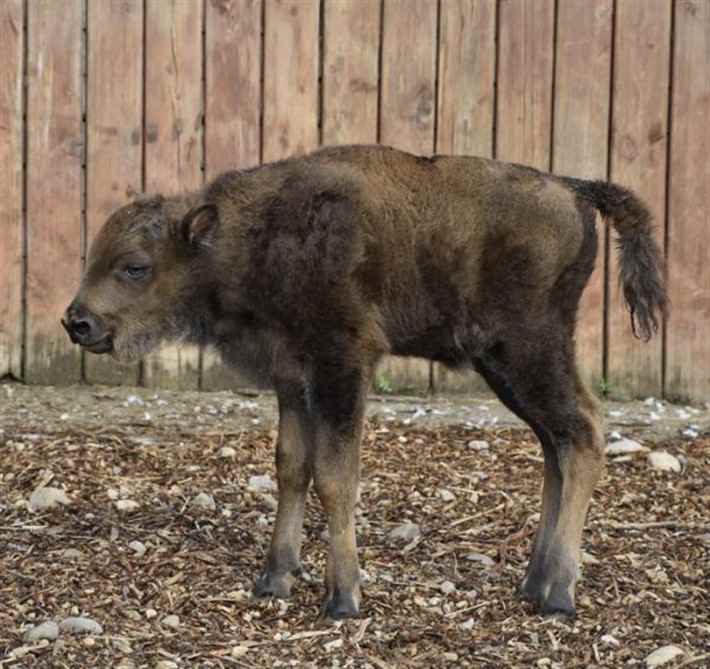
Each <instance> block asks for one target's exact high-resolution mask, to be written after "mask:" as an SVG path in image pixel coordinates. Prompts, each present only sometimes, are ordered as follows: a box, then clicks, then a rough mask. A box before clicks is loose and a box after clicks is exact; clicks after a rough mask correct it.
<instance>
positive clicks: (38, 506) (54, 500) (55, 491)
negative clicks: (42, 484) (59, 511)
mask: <svg viewBox="0 0 710 669" xmlns="http://www.w3.org/2000/svg"><path fill="white" fill-rule="evenodd" d="M62 504H71V500H70V499H69V498H68V497H67V494H66V493H65V492H64V491H63V490H62V489H61V488H49V487H48V488H37V489H36V490H35V491H34V492H33V493H32V495H30V511H45V510H47V509H53V508H54V507H56V506H61V505H62Z"/></svg>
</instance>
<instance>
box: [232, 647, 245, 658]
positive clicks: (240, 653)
mask: <svg viewBox="0 0 710 669" xmlns="http://www.w3.org/2000/svg"><path fill="white" fill-rule="evenodd" d="M248 652H249V646H234V647H233V648H232V651H231V655H232V657H244V655H246V654H247V653H248Z"/></svg>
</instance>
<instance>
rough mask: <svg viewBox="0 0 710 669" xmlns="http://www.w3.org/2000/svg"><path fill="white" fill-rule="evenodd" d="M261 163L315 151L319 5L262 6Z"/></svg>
mask: <svg viewBox="0 0 710 669" xmlns="http://www.w3.org/2000/svg"><path fill="white" fill-rule="evenodd" d="M265 2H266V6H265V24H266V25H265V35H264V48H265V49H266V51H265V54H264V61H265V62H264V136H263V159H264V162H270V161H272V160H279V159H281V158H285V157H287V156H292V155H296V154H301V153H306V152H308V151H311V150H313V149H315V148H316V147H317V146H318V31H319V22H320V16H319V11H320V3H318V2H302V1H300V0H265Z"/></svg>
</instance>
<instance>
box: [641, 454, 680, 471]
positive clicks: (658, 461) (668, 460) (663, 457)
mask: <svg viewBox="0 0 710 669" xmlns="http://www.w3.org/2000/svg"><path fill="white" fill-rule="evenodd" d="M648 463H649V464H650V465H651V467H653V468H654V469H656V470H658V471H659V472H676V473H680V471H681V469H682V467H681V464H680V460H678V458H676V457H675V455H671V454H670V453H668V452H667V451H653V452H652V453H649V454H648Z"/></svg>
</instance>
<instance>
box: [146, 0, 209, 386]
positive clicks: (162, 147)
mask: <svg viewBox="0 0 710 669" xmlns="http://www.w3.org/2000/svg"><path fill="white" fill-rule="evenodd" d="M145 24H146V41H145V45H146V66H145V77H146V81H145V133H146V137H145V141H146V144H145V189H146V191H148V192H160V193H163V194H174V193H181V192H185V191H188V190H193V189H196V188H199V187H200V185H201V184H202V169H201V167H202V3H201V2H184V1H183V0H148V2H147V3H146V21H145ZM143 370H144V381H145V384H146V385H147V386H160V387H163V388H166V387H174V388H197V387H198V384H199V352H198V349H197V348H196V347H188V346H169V347H166V348H165V349H163V350H162V351H160V352H157V353H154V354H151V355H149V356H147V357H146V359H145V361H144V368H143Z"/></svg>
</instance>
